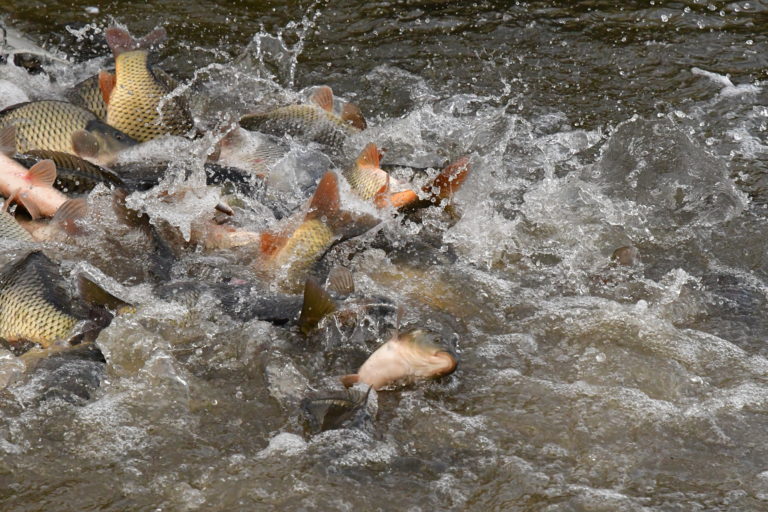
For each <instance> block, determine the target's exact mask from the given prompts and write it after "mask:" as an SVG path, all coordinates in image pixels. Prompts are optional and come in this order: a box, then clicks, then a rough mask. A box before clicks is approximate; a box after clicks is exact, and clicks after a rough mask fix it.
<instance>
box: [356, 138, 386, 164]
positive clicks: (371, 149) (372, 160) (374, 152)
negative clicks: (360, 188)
mask: <svg viewBox="0 0 768 512" xmlns="http://www.w3.org/2000/svg"><path fill="white" fill-rule="evenodd" d="M380 162H381V152H380V151H379V149H378V148H377V147H376V144H374V143H373V142H369V143H368V144H367V145H366V146H365V147H364V148H363V150H362V151H361V152H360V156H358V157H357V160H355V163H356V164H357V166H358V167H359V168H361V169H368V168H374V169H378V168H379V163H380Z"/></svg>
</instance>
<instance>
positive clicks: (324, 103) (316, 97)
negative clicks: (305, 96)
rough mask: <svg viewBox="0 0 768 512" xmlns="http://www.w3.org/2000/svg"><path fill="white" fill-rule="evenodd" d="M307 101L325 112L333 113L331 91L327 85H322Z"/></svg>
mask: <svg viewBox="0 0 768 512" xmlns="http://www.w3.org/2000/svg"><path fill="white" fill-rule="evenodd" d="M309 101H311V102H312V103H314V104H315V105H317V106H318V107H320V108H322V109H323V110H325V111H327V112H333V89H331V88H330V87H328V86H327V85H322V86H320V87H318V88H317V89H316V90H315V92H313V93H312V96H310V97H309Z"/></svg>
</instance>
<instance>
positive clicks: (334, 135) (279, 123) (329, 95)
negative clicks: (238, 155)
mask: <svg viewBox="0 0 768 512" xmlns="http://www.w3.org/2000/svg"><path fill="white" fill-rule="evenodd" d="M357 112H359V109H358V110H357ZM345 115H346V114H345V112H344V109H342V111H341V112H339V111H338V110H337V111H334V99H333V91H331V88H330V87H326V86H323V87H320V88H318V89H317V91H316V92H315V93H314V94H313V95H312V96H311V97H310V102H309V103H304V104H296V105H287V106H284V107H278V108H276V109H274V110H271V111H269V112H263V113H254V114H248V115H245V116H243V117H242V118H241V119H240V126H242V127H243V128H245V129H247V130H255V131H260V132H263V133H268V134H271V135H277V136H283V135H285V134H289V135H291V136H295V137H300V138H302V139H306V140H310V141H314V142H319V143H321V144H326V145H328V146H341V145H342V144H343V143H344V141H345V140H346V139H347V137H349V136H350V135H354V134H356V133H359V132H360V131H361V130H362V129H364V128H365V121H364V120H362V115H360V116H359V119H360V120H362V122H361V121H359V120H357V116H356V115H353V118H347V117H345Z"/></svg>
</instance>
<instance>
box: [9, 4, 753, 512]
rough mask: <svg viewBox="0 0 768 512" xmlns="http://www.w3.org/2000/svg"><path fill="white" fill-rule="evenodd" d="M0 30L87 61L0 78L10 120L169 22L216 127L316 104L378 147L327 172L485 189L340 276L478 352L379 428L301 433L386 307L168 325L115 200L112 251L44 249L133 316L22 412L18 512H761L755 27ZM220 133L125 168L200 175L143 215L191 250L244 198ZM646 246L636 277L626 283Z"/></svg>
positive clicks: (531, 14)
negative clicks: (218, 151) (233, 195)
mask: <svg viewBox="0 0 768 512" xmlns="http://www.w3.org/2000/svg"><path fill="white" fill-rule="evenodd" d="M95 7H98V12H96V13H95V12H94V10H95V9H94V8H95ZM4 9H6V11H7V12H9V14H10V18H9V20H10V21H11V22H12V23H13V25H14V26H15V27H17V28H18V29H20V30H23V31H25V32H26V33H28V34H30V35H31V36H33V37H36V38H38V40H41V41H45V42H47V43H49V44H55V45H58V46H59V47H60V48H61V49H62V50H64V51H65V52H67V53H69V54H70V55H71V56H73V57H74V58H75V64H73V65H70V66H58V65H57V66H54V67H53V68H51V69H48V70H46V73H44V74H39V75H35V76H33V77H32V78H29V77H28V76H27V75H26V73H25V72H24V71H23V70H20V69H18V68H13V67H9V66H3V67H0V80H3V81H2V82H0V87H2V90H4V91H5V90H8V91H9V92H8V95H7V96H6V98H7V99H6V101H9V102H10V98H11V95H12V97H13V101H19V98H20V97H21V96H20V95H26V96H27V97H28V98H31V99H37V98H42V97H60V95H61V94H62V92H63V89H64V87H66V86H69V85H71V84H73V83H75V82H76V81H78V80H80V79H83V78H85V77H87V76H89V75H90V74H91V73H93V72H95V71H96V70H98V69H99V67H100V66H103V65H105V63H106V62H108V59H106V58H104V56H106V55H107V52H106V49H105V48H104V47H102V46H99V45H98V44H97V43H94V42H92V41H90V40H88V41H85V42H84V43H83V44H78V43H77V41H76V37H75V36H74V35H72V34H71V33H70V32H68V31H67V30H66V29H65V26H66V25H68V24H69V25H70V28H73V29H77V30H81V29H83V27H84V24H92V25H91V28H90V29H89V30H85V31H84V32H83V33H84V34H88V33H93V32H98V31H100V30H101V29H103V28H105V27H106V26H108V24H109V23H110V22H111V21H112V20H114V21H117V22H119V23H122V24H125V25H126V26H128V27H129V28H130V30H131V31H132V32H133V33H135V34H143V33H146V32H148V31H149V30H151V29H152V28H154V27H155V26H156V25H159V24H164V25H165V26H166V28H167V30H168V32H169V36H170V40H169V42H168V43H167V44H166V45H165V47H164V48H163V50H162V51H161V52H160V55H159V57H160V58H159V65H160V66H161V67H163V68H164V69H166V70H167V71H168V72H170V73H171V74H173V75H174V76H176V77H178V78H180V79H181V80H182V82H183V86H184V87H189V88H190V90H191V91H193V102H192V104H193V109H194V112H195V115H196V118H197V121H198V125H199V126H201V127H204V128H206V129H210V130H213V129H217V128H219V127H221V126H223V125H226V124H227V123H230V122H232V121H233V120H235V119H237V117H238V116H239V115H240V114H242V113H245V112H247V111H249V109H251V108H253V106H254V105H255V104H261V103H262V102H273V103H277V102H280V101H287V100H289V99H295V98H297V97H298V95H299V93H300V91H301V90H302V89H304V88H306V87H310V86H313V85H318V84H328V85H330V86H331V87H333V89H334V91H335V92H336V93H337V94H338V95H340V96H342V97H344V98H346V99H348V100H352V101H355V102H357V103H358V104H359V105H360V107H361V108H362V110H363V112H364V113H365V115H366V117H367V119H368V121H369V125H370V126H371V128H370V129H369V130H367V131H365V132H363V133H362V134H361V135H358V136H355V137H354V138H352V139H351V140H349V141H348V143H347V144H346V145H345V146H344V148H343V151H342V154H341V155H334V156H333V161H334V162H335V163H336V165H341V163H340V162H343V161H349V160H351V159H353V158H354V157H355V156H356V154H357V153H358V152H359V150H360V148H362V147H363V146H364V145H365V144H366V143H367V142H369V141H374V142H376V143H377V144H378V145H379V146H381V147H384V148H386V149H387V151H386V153H385V157H384V163H401V164H410V165H413V166H416V167H427V166H433V167H434V166H439V165H441V164H442V162H444V161H445V160H447V159H451V158H456V157H458V156H459V155H461V154H470V155H471V158H472V166H473V174H472V175H471V177H470V179H469V180H468V182H467V183H466V185H465V187H464V188H462V190H461V191H460V192H459V193H458V194H457V196H456V197H455V200H454V203H455V204H454V206H455V210H456V215H455V216H452V215H449V214H448V213H444V212H441V211H439V210H437V209H430V210H427V211H424V212H422V213H420V214H418V215H417V216H415V217H408V218H398V219H395V220H393V221H390V222H387V223H386V224H385V226H384V227H383V228H381V229H380V230H379V231H378V232H377V233H376V234H371V235H366V236H364V237H362V238H361V239H357V240H353V241H350V242H348V243H345V244H341V245H339V246H337V247H335V248H334V249H332V250H331V252H330V253H329V254H328V255H327V256H326V260H327V261H329V262H339V261H346V262H348V263H349V266H350V267H351V268H352V270H354V272H355V279H356V281H357V286H358V290H359V293H360V294H361V295H362V296H367V297H382V298H384V299H386V300H387V301H388V302H391V303H396V304H399V305H401V306H402V309H403V318H402V319H401V322H402V323H403V324H408V325H421V326H428V327H432V328H442V329H448V330H450V331H451V332H453V333H455V334H456V335H457V337H458V348H459V350H460V354H461V363H460V366H459V369H458V371H457V372H456V373H455V374H454V375H452V376H450V377H448V378H446V379H442V380H440V381H436V382H428V383H420V384H416V385H412V386H409V387H406V388H401V389H398V390H395V391H382V392H380V393H379V394H378V397H377V398H378V413H377V415H376V418H375V420H374V427H375V428H374V431H373V433H370V432H365V431H354V430H338V431H329V432H325V433H322V434H319V435H316V436H313V437H310V436H308V435H306V433H305V431H304V429H303V427H302V424H301V420H300V417H299V414H298V411H297V403H298V401H299V400H300V399H301V398H302V397H303V396H304V395H306V394H307V393H308V392H309V391H311V390H322V389H330V388H333V387H334V386H338V384H337V381H336V379H337V377H338V376H339V375H343V374H345V373H349V372H351V371H353V370H354V369H355V368H357V367H358V366H359V365H360V364H361V363H362V362H363V361H364V360H365V358H366V357H367V355H368V354H369V353H370V352H371V351H372V350H374V349H375V348H376V347H377V346H378V344H379V343H381V341H383V340H384V339H386V338H387V336H388V335H389V332H390V329H391V328H393V327H394V324H395V322H396V315H395V314H394V313H391V314H386V315H382V314H375V313H372V312H370V311H365V310H359V311H358V313H357V317H356V318H357V321H356V322H353V323H352V324H346V323H343V322H342V321H341V320H338V321H336V322H328V323H326V324H324V327H323V328H322V329H321V330H319V331H318V332H317V333H315V334H313V335H312V336H310V337H309V338H308V339H305V338H304V337H302V336H300V335H299V334H297V333H296V332H295V331H292V330H290V329H286V328H283V327H277V326H273V325H271V324H269V323H266V322H260V321H257V320H252V321H248V322H245V323H243V322H241V321H237V320H233V319H231V318H229V317H228V316H226V315H224V314H222V313H221V311H220V310H219V309H218V308H217V306H216V304H215V301H213V300H209V299H210V298H208V299H206V298H203V299H202V300H201V301H199V302H198V303H197V304H196V305H194V307H192V308H191V309H190V308H187V307H186V306H184V305H180V304H172V303H168V302H163V301H160V300H159V299H158V298H156V297H155V296H153V295H152V294H151V292H150V288H149V285H148V284H146V283H147V280H148V277H147V275H146V274H145V271H144V268H145V267H146V266H147V262H146V259H145V258H146V251H147V248H146V245H145V242H143V240H142V239H141V237H139V236H138V235H136V234H132V233H130V232H120V231H119V230H117V228H116V227H115V226H116V223H115V220H114V217H113V216H112V215H113V214H112V213H110V211H109V208H108V207H107V203H106V198H105V196H104V195H103V194H102V195H99V193H95V195H93V196H92V198H91V201H92V203H95V204H97V206H98V205H101V206H102V208H101V209H98V211H99V213H98V215H99V216H100V217H99V219H101V221H100V222H97V223H95V224H96V226H95V228H94V232H93V233H92V234H91V235H89V237H87V238H85V239H84V240H83V241H80V242H78V243H77V245H76V246H75V247H74V248H72V247H69V246H62V245H55V244H54V245H52V246H50V247H48V251H49V253H50V254H52V255H57V256H58V257H59V259H60V261H63V262H64V264H65V267H66V268H68V269H71V268H73V267H74V266H75V265H76V264H77V263H78V262H80V261H82V260H87V261H88V262H89V264H91V265H94V266H95V267H96V268H98V269H99V270H101V271H102V272H103V273H104V274H105V276H106V279H107V280H108V281H109V280H111V281H113V284H115V285H123V286H125V287H127V289H128V290H129V291H130V293H132V294H133V297H134V298H135V299H136V300H135V302H138V303H141V304H142V306H141V307H140V308H139V309H138V311H137V313H136V314H135V315H131V316H123V317H120V318H117V319H115V320H114V321H113V322H112V324H111V325H110V327H109V328H107V329H106V330H104V331H103V332H102V333H101V335H100V337H99V340H98V343H99V345H100V346H101V348H102V351H103V352H104V354H105V356H106V357H107V360H108V364H107V366H106V369H105V371H104V375H103V376H102V381H101V385H100V387H99V388H98V390H96V391H95V393H94V396H92V397H91V398H90V399H89V400H87V401H84V402H83V403H80V404H78V405H73V404H70V403H67V402H63V401H60V400H45V401H40V400H39V399H38V398H37V397H38V396H39V389H40V388H39V384H40V379H42V378H43V377H44V375H42V374H35V375H36V376H35V375H33V376H31V377H29V378H28V379H27V380H24V379H21V380H20V381H18V382H17V383H16V384H15V385H12V386H11V387H9V388H7V389H5V390H4V391H3V392H2V394H1V395H0V401H1V404H2V409H1V412H0V454H2V455H1V456H0V502H2V503H3V509H4V510H13V511H25V510H39V509H41V508H47V509H50V510H96V509H99V510H121V511H122V510H254V509H255V510H351V509H358V510H414V511H415V510H433V509H440V510H520V511H524V510H525V511H528V510H537V511H538V510H542V511H547V512H560V511H578V510H590V511H594V510H605V511H614V510H628V511H657V510H658V511H690V510H722V511H736V510H739V511H742V510H763V509H765V507H766V500H768V467H767V466H766V462H765V461H766V459H767V456H768V453H766V446H768V443H766V441H767V440H768V439H766V433H765V432H767V431H768V429H766V426H768V425H767V422H766V417H767V416H766V412H768V399H767V397H768V393H766V372H767V371H768V360H767V359H766V357H768V351H767V350H766V344H765V342H766V339H768V321H766V314H765V312H766V302H768V296H767V292H768V288H767V287H766V285H767V283H768V280H767V279H768V276H767V275H766V269H768V261H766V250H765V238H766V236H765V234H766V230H765V225H766V207H768V206H767V205H768V195H766V194H767V191H768V188H767V186H766V179H765V176H766V170H768V169H767V166H766V163H767V158H766V154H767V149H766V140H765V139H766V135H765V132H766V129H767V128H766V127H768V109H766V106H765V105H766V100H768V97H767V96H766V95H767V94H768V91H766V84H765V78H766V77H765V73H766V69H768V62H767V61H766V57H765V56H766V55H768V32H766V30H765V27H766V26H768V14H767V13H768V4H766V3H765V2H756V1H749V2H714V1H710V2H699V1H688V2H663V1H658V0H657V1H654V2H624V3H622V4H621V6H617V4H616V3H614V2H602V1H591V2H586V1H585V2H578V3H574V2H552V1H550V2H543V1H542V2H515V3H514V4H511V3H510V2H476V3H474V4H470V3H465V2H440V1H432V2H429V1H421V2H419V1H409V2H375V3H370V2H365V3H364V2H347V3H344V4H343V5H341V3H331V2H280V1H272V2H223V1H219V2H208V3H206V5H205V7H204V8H203V7H201V6H199V4H197V3H187V2H148V3H143V4H119V5H117V4H115V3H113V4H107V5H98V6H97V5H94V3H93V2H79V1H78V2H68V3H66V5H65V4H64V3H59V2H47V3H46V5H45V6H44V7H42V6H40V5H38V4H30V3H27V2H21V1H16V0H11V1H10V3H8V2H6V5H5V7H4ZM49 77H52V78H53V79H54V81H53V82H51V81H50V80H49ZM726 77H727V78H726ZM22 99H23V98H22ZM211 140H212V139H211V138H207V139H203V140H202V141H198V142H195V143H193V144H190V143H186V142H184V141H181V140H168V139H166V140H164V141H158V142H157V145H156V146H155V147H154V148H153V147H150V148H147V149H142V151H141V152H140V154H139V155H134V157H135V158H136V159H138V158H140V157H146V156H151V155H153V154H155V155H161V156H162V155H171V156H172V157H173V158H174V160H175V162H174V164H173V166H176V167H177V168H178V169H188V170H191V174H190V181H188V182H185V181H184V180H183V179H181V178H178V177H177V178H175V179H169V180H168V181H167V182H165V183H164V184H163V186H162V187H163V189H164V190H171V191H175V192H180V191H183V190H187V195H185V196H184V200H183V202H181V203H177V204H175V205H174V204H169V203H167V202H165V201H163V199H162V196H161V195H160V194H154V195H153V194H151V193H149V194H145V195H136V196H135V197H133V198H132V200H133V201H135V204H136V205H139V206H141V205H143V206H144V207H145V209H146V210H147V211H148V212H149V213H150V214H153V215H154V216H155V217H156V218H158V219H160V218H162V219H165V220H166V221H167V222H168V223H170V224H172V225H174V226H176V227H177V228H178V232H179V233H180V234H179V235H178V240H179V243H182V239H183V237H184V236H185V235H186V234H188V233H189V230H190V229H192V225H193V224H194V222H195V219H196V218H197V217H198V216H199V215H200V214H201V212H204V211H206V209H207V208H209V207H210V206H211V205H212V204H215V202H216V201H217V200H218V199H219V196H220V194H222V193H226V191H224V192H222V191H219V190H218V189H208V190H203V189H202V188H201V187H200V184H201V177H202V170H201V163H202V158H203V156H204V154H205V151H206V150H207V149H209V144H210V142H211ZM206 144H208V145H206ZM314 149H316V148H314ZM305 150H306V148H300V147H294V148H293V151H294V154H297V155H301V154H303V153H302V151H305ZM153 151H154V153H153ZM324 158H327V157H324ZM345 159H346V160H345ZM173 166H172V167H173ZM401 174H405V175H407V174H408V173H407V172H406V171H401ZM423 179H424V177H423V176H421V175H416V176H415V177H414V180H416V181H418V180H423ZM281 194H284V195H281V196H280V197H278V198H277V200H281V201H282V202H283V203H284V204H300V202H301V201H302V200H303V197H304V196H303V195H302V194H303V192H301V191H297V190H290V187H284V189H282V190H281ZM238 215H239V216H240V217H239V219H240V222H241V223H243V224H244V225H245V226H247V227H249V228H251V229H254V230H257V231H258V230H259V229H263V228H264V227H268V226H271V225H273V224H274V223H275V221H276V219H275V214H274V212H273V211H272V209H270V208H268V207H265V206H263V205H260V204H257V203H256V202H253V201H252V202H247V201H246V203H245V204H244V208H243V209H242V210H239V211H238ZM630 244H631V245H634V246H636V247H637V248H638V249H639V253H640V259H641V261H640V263H639V264H638V265H636V266H633V267H620V266H616V265H613V264H611V261H610V256H611V254H612V252H613V251H614V250H615V249H616V248H618V247H622V246H626V245H630ZM22 253H23V248H19V247H6V248H3V250H2V251H0V254H1V255H2V259H3V262H5V261H11V260H13V259H14V258H16V257H18V255H19V254H22ZM248 257H249V256H248V254H247V253H242V252H237V251H222V252H217V253H212V254H211V253H205V252H201V251H194V250H192V249H191V248H189V249H187V250H186V252H185V253H184V256H183V257H182V259H181V260H180V261H179V262H178V263H177V264H176V265H175V266H174V269H173V273H174V276H176V277H183V276H186V275H189V274H192V275H195V273H196V272H198V271H199V269H200V268H203V267H206V268H210V267H213V268H214V270H216V269H218V271H225V272H226V273H228V274H233V275H236V276H239V277H241V278H244V279H247V278H249V277H252V275H251V274H250V271H249V269H248V267H247V265H246V264H245V263H246V262H247V258H248ZM2 362H3V365H4V366H3V367H2V368H3V370H4V372H6V373H7V372H11V373H12V372H13V371H14V368H16V366H14V364H15V362H14V361H13V360H11V359H9V358H4V359H3V360H2ZM4 375H5V373H4ZM36 379H37V380H36Z"/></svg>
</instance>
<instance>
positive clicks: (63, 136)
mask: <svg viewBox="0 0 768 512" xmlns="http://www.w3.org/2000/svg"><path fill="white" fill-rule="evenodd" d="M0 130H2V135H1V136H0V137H2V139H3V140H6V141H10V140H11V136H12V137H13V142H12V144H13V147H15V149H16V151H17V152H19V153H27V152H29V151H30V150H48V151H59V152H62V153H69V154H71V155H77V156H80V157H81V158H84V159H85V160H88V161H91V162H94V163H96V164H99V165H110V164H112V163H114V162H115V160H116V159H117V154H118V153H119V152H120V151H122V150H123V149H126V148H129V147H131V146H135V145H136V144H137V142H136V141H135V140H134V139H132V138H131V137H129V136H128V135H126V134H125V133H123V132H121V131H120V130H117V129H115V128H114V127H112V126H109V125H107V124H106V123H104V122H103V121H100V120H99V119H98V118H97V117H96V115H95V114H94V113H93V112H90V111H88V110H85V109H83V108H81V107H78V106H76V105H73V104H71V103H67V102H66V101H58V100H40V101H30V102H25V103H19V104H17V105H12V106H10V107H8V108H6V109H5V110H2V111H0ZM11 134H12V135H11ZM6 144H8V143H6Z"/></svg>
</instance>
